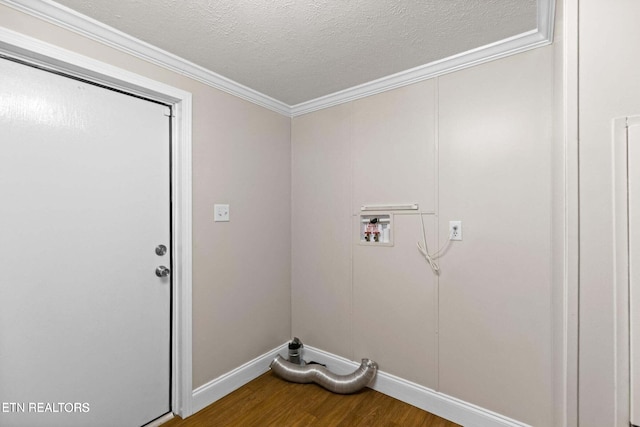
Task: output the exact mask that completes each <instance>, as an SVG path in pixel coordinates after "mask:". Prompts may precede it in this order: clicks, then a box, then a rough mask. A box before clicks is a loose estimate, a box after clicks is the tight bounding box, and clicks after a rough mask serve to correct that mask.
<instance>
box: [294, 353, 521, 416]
mask: <svg viewBox="0 0 640 427" xmlns="http://www.w3.org/2000/svg"><path fill="white" fill-rule="evenodd" d="M302 355H303V358H304V360H306V361H307V362H309V361H314V362H320V363H323V364H326V365H327V368H329V369H330V370H331V371H332V372H335V373H336V374H340V375H344V374H348V373H351V372H353V371H354V370H355V369H357V368H358V366H360V363H358V362H354V361H351V360H348V359H345V358H344V357H340V356H336V355H334V354H331V353H327V352H325V351H322V350H319V349H317V348H314V347H309V346H306V345H305V346H304V349H303V353H302ZM369 387H371V388H372V389H374V390H376V391H379V392H380V393H383V394H386V395H388V396H391V397H394V398H396V399H398V400H401V401H403V402H406V403H408V404H410V405H413V406H415V407H417V408H420V409H423V410H425V411H428V412H431V413H432V414H435V415H438V416H440V417H442V418H445V419H447V420H450V421H453V422H455V423H458V424H461V425H464V426H474V427H507V426H508V427H526V426H528V424H524V423H522V422H519V421H516V420H513V419H511V418H508V417H505V416H503V415H500V414H497V413H495V412H492V411H489V410H487V409H484V408H481V407H479V406H476V405H473V404H471V403H468V402H465V401H463V400H460V399H456V398H455V397H451V396H448V395H446V394H444V393H439V392H437V391H435V390H432V389H430V388H428V387H424V386H421V385H419V384H415V383H413V382H411V381H407V380H405V379H402V378H399V377H396V376H394V375H391V374H388V373H386V372H384V371H378V374H377V375H376V378H375V379H374V381H373V382H372V383H371V384H370V385H369Z"/></svg>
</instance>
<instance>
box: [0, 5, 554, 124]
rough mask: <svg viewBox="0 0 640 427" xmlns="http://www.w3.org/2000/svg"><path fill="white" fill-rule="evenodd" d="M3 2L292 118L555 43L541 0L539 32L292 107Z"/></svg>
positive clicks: (550, 12) (75, 21) (62, 18)
mask: <svg viewBox="0 0 640 427" xmlns="http://www.w3.org/2000/svg"><path fill="white" fill-rule="evenodd" d="M0 4H5V5H7V6H9V7H12V8H14V9H17V10H19V11H21V12H24V13H27V14H29V15H32V16H36V17H38V18H40V19H43V20H45V21H47V22H50V23H53V24H55V25H58V26H60V27H62V28H65V29H68V30H70V31H73V32H75V33H78V34H81V35H83V36H85V37H88V38H90V39H93V40H97V41H99V42H101V43H104V44H106V45H107V46H110V47H113V48H115V49H118V50H121V51H123V52H126V53H128V54H130V55H133V56H135V57H138V58H141V59H144V60H146V61H149V62H151V63H153V64H155V65H158V66H161V67H164V68H166V69H169V70H171V71H174V72H176V73H179V74H182V75H184V76H187V77H189V78H192V79H194V80H197V81H199V82H202V83H204V84H207V85H209V86H212V87H215V88H217V89H220V90H222V91H224V92H227V93H230V94H232V95H235V96H237V97H239V98H242V99H245V100H247V101H250V102H253V103H255V104H257V105H260V106H262V107H265V108H268V109H270V110H272V111H276V112H278V113H280V114H283V115H285V116H289V117H295V116H298V115H301V114H306V113H310V112H312V111H316V110H320V109H322V108H328V107H331V106H334V105H338V104H342V103H345V102H349V101H353V100H355V99H359V98H363V97H366V96H370V95H375V94H376V93H380V92H384V91H387V90H391V89H395V88H399V87H402V86H406V85H409V84H412V83H416V82H419V81H422V80H426V79H430V78H433V77H436V76H439V75H442V74H446V73H451V72H454V71H457V70H461V69H464V68H469V67H472V66H474V65H478V64H482V63H484V62H488V61H492V60H495V59H499V58H504V57H506V56H509V55H514V54H516V53H520V52H524V51H526V50H530V49H534V48H537V47H542V46H546V45H548V44H550V43H551V42H552V38H553V23H554V19H555V0H538V18H537V29H536V30H532V31H528V32H525V33H522V34H519V35H516V36H514V37H510V38H507V39H504V40H501V41H498V42H495V43H491V44H488V45H486V46H482V47H479V48H477V49H472V50H469V51H467V52H464V53H461V54H458V55H454V56H451V57H449V58H444V59H442V60H439V61H434V62H431V63H429V64H425V65H422V66H419V67H416V68H412V69H409V70H406V71H402V72H399V73H396V74H392V75H390V76H386V77H383V78H380V79H377V80H373V81H371V82H368V83H364V84H361V85H358V86H354V87H352V88H349V89H345V90H343V91H339V92H335V93H333V94H329V95H326V96H322V97H319V98H316V99H312V100H310V101H306V102H302V103H300V104H296V105H293V106H290V105H287V104H285V103H283V102H281V101H278V100H276V99H274V98H272V97H269V96H267V95H265V94H262V93H260V92H258V91H255V90H253V89H251V88H249V87H246V86H244V85H241V84H240V83H237V82H235V81H233V80H231V79H228V78H226V77H224V76H221V75H220V74H217V73H214V72H213V71H210V70H207V69H205V68H203V67H201V66H199V65H196V64H194V63H192V62H189V61H187V60H185V59H182V58H180V57H178V56H176V55H174V54H172V53H169V52H166V51H164V50H162V49H160V48H157V47H155V46H152V45H150V44H148V43H146V42H143V41H141V40H138V39H136V38H134V37H132V36H130V35H128V34H125V33H123V32H121V31H118V30H116V29H114V28H112V27H109V26H108V25H105V24H103V23H101V22H99V21H96V20H95V19H92V18H89V17H87V16H85V15H82V14H80V13H78V12H76V11H74V10H72V9H69V8H67V7H65V6H62V5H60V4H58V3H55V2H53V1H51V0H39V1H33V0H0Z"/></svg>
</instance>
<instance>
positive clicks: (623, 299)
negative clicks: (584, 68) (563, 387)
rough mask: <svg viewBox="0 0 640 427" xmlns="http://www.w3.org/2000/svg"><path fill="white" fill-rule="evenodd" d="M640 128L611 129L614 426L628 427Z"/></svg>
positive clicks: (624, 123)
mask: <svg viewBox="0 0 640 427" xmlns="http://www.w3.org/2000/svg"><path fill="white" fill-rule="evenodd" d="M631 126H640V116H633V117H621V118H617V119H614V120H613V121H612V126H611V153H612V158H613V168H612V169H613V189H612V194H613V199H612V204H613V236H614V244H613V261H614V277H613V282H614V293H615V298H614V304H615V307H614V314H615V319H616V322H615V326H614V344H615V347H614V354H615V358H614V370H615V379H614V381H615V382H614V384H615V387H614V405H615V412H614V414H615V420H614V424H613V425H614V426H616V427H619V426H628V425H629V422H630V416H631V405H630V398H631V395H630V390H631V365H630V361H631V359H630V352H631V335H630V334H631V330H630V319H631V312H630V302H631V299H630V289H629V287H630V280H631V277H630V276H629V255H630V254H629V180H628V177H629V170H628V164H629V159H628V147H629V136H628V128H629V127H631Z"/></svg>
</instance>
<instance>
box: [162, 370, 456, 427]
mask: <svg viewBox="0 0 640 427" xmlns="http://www.w3.org/2000/svg"><path fill="white" fill-rule="evenodd" d="M228 426H229V427H231V426H239V427H245V426H246V427H253V426H255V427H271V426H273V427H334V426H335V427H374V426H385V427H386V426H388V427H400V426H402V427H407V426H408V427H414V426H415V427H459V426H458V424H455V423H453V422H451V421H447V420H445V419H444V418H440V417H437V416H436V415H433V414H430V413H429V412H425V411H423V410H421V409H419V408H416V407H415V406H411V405H409V404H406V403H404V402H401V401H399V400H397V399H394V398H392V397H389V396H386V395H384V394H382V393H379V392H377V391H374V390H371V389H369V388H366V389H364V390H362V391H360V392H358V393H355V394H352V395H339V394H334V393H331V392H329V391H327V390H325V389H323V388H322V387H320V386H318V385H316V384H294V383H289V382H286V381H284V380H282V379H280V378H277V377H276V376H275V375H273V374H272V373H270V372H268V373H266V374H264V375H261V376H260V377H258V378H256V379H255V380H253V381H251V382H249V383H248V384H246V385H244V386H243V387H241V388H239V389H238V390H236V391H234V392H233V393H230V394H229V395H227V396H225V397H223V398H222V399H220V400H218V401H217V402H214V403H213V404H211V405H209V406H208V407H206V408H205V409H203V410H201V411H200V412H198V413H197V414H194V415H192V416H191V417H189V418H187V419H185V420H182V419H180V418H179V417H176V418H174V419H172V420H170V421H169V422H167V423H165V424H163V427H228Z"/></svg>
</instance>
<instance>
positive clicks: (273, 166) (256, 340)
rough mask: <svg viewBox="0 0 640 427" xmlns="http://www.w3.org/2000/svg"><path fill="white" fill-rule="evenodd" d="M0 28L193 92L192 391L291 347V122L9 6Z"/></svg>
mask: <svg viewBox="0 0 640 427" xmlns="http://www.w3.org/2000/svg"><path fill="white" fill-rule="evenodd" d="M0 25H1V26H3V27H6V28H9V29H12V30H14V31H18V32H21V33H23V34H26V35H29V36H32V37H35V38H38V39H41V40H44V41H47V42H49V43H52V44H55V45H57V46H60V47H63V48H66V49H69V50H72V51H75V52H78V53H80V54H83V55H86V56H88V57H92V58H95V59H98V60H100V61H103V62H107V63H109V64H112V65H115V66H118V67H121V68H123V69H126V70H130V71H133V72H135V73H138V74H140V75H143V76H145V77H149V78H152V79H155V80H158V81H161V82H164V83H167V84H169V85H172V86H175V87H177V88H180V89H183V90H186V91H189V92H191V93H192V94H193V386H194V388H195V387H198V386H200V385H202V384H205V383H207V382H208V381H210V380H212V379H214V378H216V377H218V376H219V375H221V374H223V373H226V372H228V371H230V370H232V369H234V368H236V367H238V366H239V365H241V364H242V363H244V362H247V361H249V360H251V359H253V358H255V357H256V356H259V355H261V354H263V353H265V352H266V351H268V350H271V349H272V348H274V347H276V346H278V345H280V344H282V343H283V342H285V341H286V340H287V339H288V338H289V333H290V275H289V271H290V262H291V257H290V184H291V181H290V179H291V176H290V152H291V149H290V119H289V118H287V117H284V116H282V115H279V114H277V113H274V112H272V111H269V110H266V109H264V108H262V107H258V106H256V105H254V104H252V103H249V102H247V101H244V100H241V99H239V98H236V97H234V96H231V95H229V94H226V93H224V92H221V91H219V90H216V89H213V88H211V87H209V86H206V85H203V84H201V83H199V82H196V81H194V80H191V79H189V78H186V77H184V76H181V75H179V74H176V73H173V72H171V71H168V70H166V69H163V68H160V67H157V66H155V65H152V64H150V63H147V62H145V61H142V60H139V59H136V58H134V57H132V56H130V55H127V54H125V53H123V52H120V51H117V50H114V49H112V48H109V47H107V46H105V45H102V44H100V43H97V42H94V41H92V40H90V39H87V38H84V37H82V36H79V35H77V34H74V33H71V32H69V31H66V30H63V29H61V28H59V27H56V26H53V25H51V24H47V23H44V22H42V21H40V20H38V19H35V18H33V17H30V16H27V15H25V14H22V13H19V12H17V11H15V10H13V9H10V8H7V7H5V6H0ZM214 203H229V204H230V206H231V222H229V223H214V222H213V204H214Z"/></svg>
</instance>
